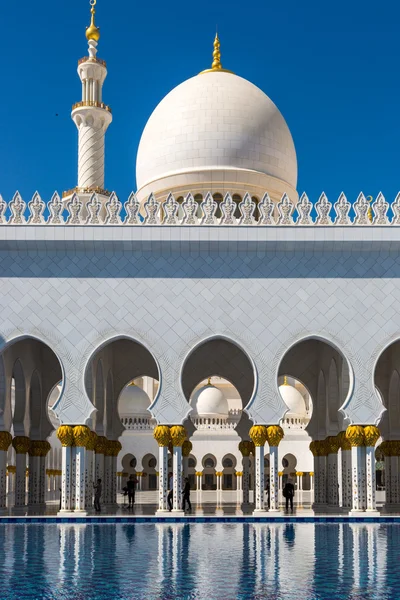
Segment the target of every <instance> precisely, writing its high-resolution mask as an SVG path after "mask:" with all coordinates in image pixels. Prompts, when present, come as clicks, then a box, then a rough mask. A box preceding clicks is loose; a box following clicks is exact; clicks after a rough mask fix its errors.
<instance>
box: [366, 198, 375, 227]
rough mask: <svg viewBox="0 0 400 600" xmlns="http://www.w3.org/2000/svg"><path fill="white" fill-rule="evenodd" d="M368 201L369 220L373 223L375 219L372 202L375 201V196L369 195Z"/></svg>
mask: <svg viewBox="0 0 400 600" xmlns="http://www.w3.org/2000/svg"><path fill="white" fill-rule="evenodd" d="M367 201H368V202H369V207H368V211H367V216H368V220H369V222H370V223H372V221H373V220H374V215H373V213H372V208H371V204H372V202H373V201H374V198H373V196H367Z"/></svg>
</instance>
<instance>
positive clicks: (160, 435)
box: [153, 425, 171, 513]
mask: <svg viewBox="0 0 400 600" xmlns="http://www.w3.org/2000/svg"><path fill="white" fill-rule="evenodd" d="M153 435H154V438H155V439H156V441H157V443H158V446H159V452H158V472H159V476H158V481H159V484H158V511H157V512H159V513H163V512H165V511H166V510H167V495H168V446H169V444H170V443H171V432H170V428H169V426H168V425H157V427H156V428H155V429H154V433H153Z"/></svg>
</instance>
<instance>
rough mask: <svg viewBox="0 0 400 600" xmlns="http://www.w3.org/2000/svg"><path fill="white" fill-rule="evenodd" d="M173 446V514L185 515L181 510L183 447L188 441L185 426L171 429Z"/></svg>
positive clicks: (176, 426) (173, 426) (174, 426)
mask: <svg viewBox="0 0 400 600" xmlns="http://www.w3.org/2000/svg"><path fill="white" fill-rule="evenodd" d="M170 434H171V441H172V445H173V482H174V489H173V509H172V510H173V512H174V513H175V514H182V515H183V514H184V512H183V510H182V508H181V500H182V446H183V443H184V441H185V439H186V429H185V428H184V427H183V425H172V427H171V428H170Z"/></svg>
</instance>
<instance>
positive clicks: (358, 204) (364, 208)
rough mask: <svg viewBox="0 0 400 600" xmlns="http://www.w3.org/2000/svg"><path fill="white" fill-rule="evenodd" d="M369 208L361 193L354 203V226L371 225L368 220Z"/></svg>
mask: <svg viewBox="0 0 400 600" xmlns="http://www.w3.org/2000/svg"><path fill="white" fill-rule="evenodd" d="M369 206H370V204H369V202H368V200H367V199H366V197H365V196H364V194H363V193H362V192H361V194H360V195H359V196H358V198H357V200H356V201H355V203H354V210H355V213H356V218H355V220H354V223H355V224H356V225H371V221H370V220H369V218H368V209H369Z"/></svg>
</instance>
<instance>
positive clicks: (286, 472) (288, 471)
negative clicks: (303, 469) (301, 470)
mask: <svg viewBox="0 0 400 600" xmlns="http://www.w3.org/2000/svg"><path fill="white" fill-rule="evenodd" d="M296 466H297V458H296V457H295V456H294V455H293V454H290V453H288V454H285V456H284V457H283V458H282V487H284V486H285V485H286V484H287V483H288V481H290V482H291V483H293V485H294V486H295V487H296Z"/></svg>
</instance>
